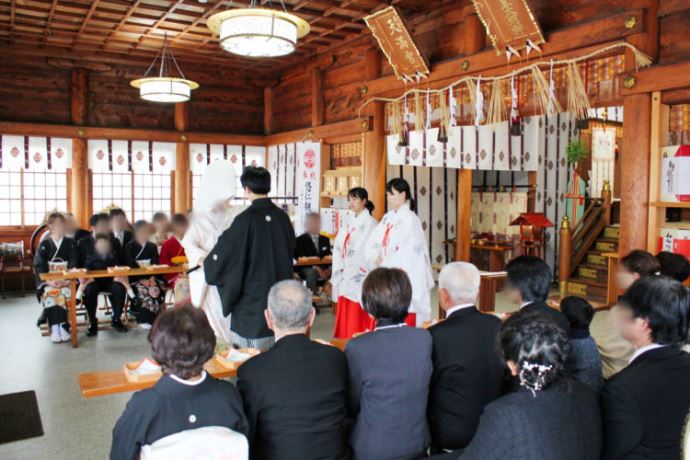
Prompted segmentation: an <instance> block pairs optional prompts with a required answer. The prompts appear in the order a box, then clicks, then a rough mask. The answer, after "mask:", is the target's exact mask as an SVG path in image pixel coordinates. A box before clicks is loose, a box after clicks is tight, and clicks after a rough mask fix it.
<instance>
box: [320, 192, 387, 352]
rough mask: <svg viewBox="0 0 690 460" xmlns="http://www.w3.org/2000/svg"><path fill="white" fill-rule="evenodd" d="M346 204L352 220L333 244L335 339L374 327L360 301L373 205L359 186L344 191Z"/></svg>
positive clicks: (341, 229) (374, 222)
mask: <svg viewBox="0 0 690 460" xmlns="http://www.w3.org/2000/svg"><path fill="white" fill-rule="evenodd" d="M347 203H348V207H349V208H350V211H352V213H353V214H354V217H353V218H350V220H349V221H348V222H347V225H345V226H344V227H341V228H340V229H339V230H338V233H337V235H336V237H335V243H334V244H333V266H332V273H331V285H332V286H333V296H332V298H333V302H337V307H336V318H335V330H334V332H333V337H335V338H337V339H349V338H352V336H353V335H354V334H357V333H360V332H364V331H366V330H371V329H373V328H374V320H373V319H372V318H371V317H370V316H369V315H368V314H367V313H366V312H365V311H364V310H363V309H362V304H361V299H360V297H361V294H362V282H363V281H364V276H362V275H361V272H360V267H361V266H362V265H363V264H364V260H363V256H364V245H365V244H366V242H367V240H368V239H369V235H370V234H371V232H372V230H374V228H375V227H376V224H377V223H378V222H376V219H374V218H373V217H371V212H372V211H373V210H374V203H372V202H371V201H369V194H368V193H367V191H366V189H364V188H362V187H355V188H353V189H350V191H349V192H347Z"/></svg>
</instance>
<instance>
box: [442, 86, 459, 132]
mask: <svg viewBox="0 0 690 460" xmlns="http://www.w3.org/2000/svg"><path fill="white" fill-rule="evenodd" d="M441 94H443V93H441ZM448 104H449V105H450V107H449V109H448V115H449V116H450V121H449V123H448V126H456V125H457V124H458V100H457V99H455V94H454V93H453V87H452V86H451V87H450V88H448Z"/></svg>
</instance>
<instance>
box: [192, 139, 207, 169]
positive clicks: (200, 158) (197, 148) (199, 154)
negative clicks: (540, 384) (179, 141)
mask: <svg viewBox="0 0 690 460" xmlns="http://www.w3.org/2000/svg"><path fill="white" fill-rule="evenodd" d="M206 145H207V144H189V167H190V169H191V170H192V173H194V174H203V173H204V171H205V170H206Z"/></svg>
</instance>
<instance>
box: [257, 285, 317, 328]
mask: <svg viewBox="0 0 690 460" xmlns="http://www.w3.org/2000/svg"><path fill="white" fill-rule="evenodd" d="M312 310H313V308H312V306H311V295H310V294H309V291H308V290H307V289H306V288H305V287H304V286H302V284H301V283H300V282H298V281H295V280H285V281H280V282H278V283H276V284H274V285H273V287H272V288H271V290H270V291H269V292H268V311H269V313H270V316H271V320H272V323H273V324H272V325H273V328H277V329H279V330H283V331H296V330H301V329H306V328H307V326H309V323H310V322H311V320H312V315H313V314H312Z"/></svg>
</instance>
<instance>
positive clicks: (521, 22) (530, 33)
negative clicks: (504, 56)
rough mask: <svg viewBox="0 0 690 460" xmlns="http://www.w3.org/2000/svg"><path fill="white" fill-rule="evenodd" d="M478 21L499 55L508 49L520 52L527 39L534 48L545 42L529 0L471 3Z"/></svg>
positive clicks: (485, 0) (477, 0) (495, 0)
mask: <svg viewBox="0 0 690 460" xmlns="http://www.w3.org/2000/svg"><path fill="white" fill-rule="evenodd" d="M472 3H473V4H474V8H475V10H477V14H478V15H479V18H480V19H481V20H482V23H483V24H484V27H485V28H486V33H487V36H488V37H489V39H490V40H491V43H492V44H493V46H494V48H496V52H498V53H503V52H504V51H505V50H506V47H508V46H510V47H511V48H513V49H515V50H517V51H519V50H520V49H522V48H525V46H526V44H527V40H530V41H531V42H532V43H534V44H535V45H541V44H542V43H544V34H543V33H542V30H541V27H539V23H538V22H537V20H536V19H535V17H534V14H533V13H532V10H531V9H530V7H529V5H528V4H527V0H472Z"/></svg>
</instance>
